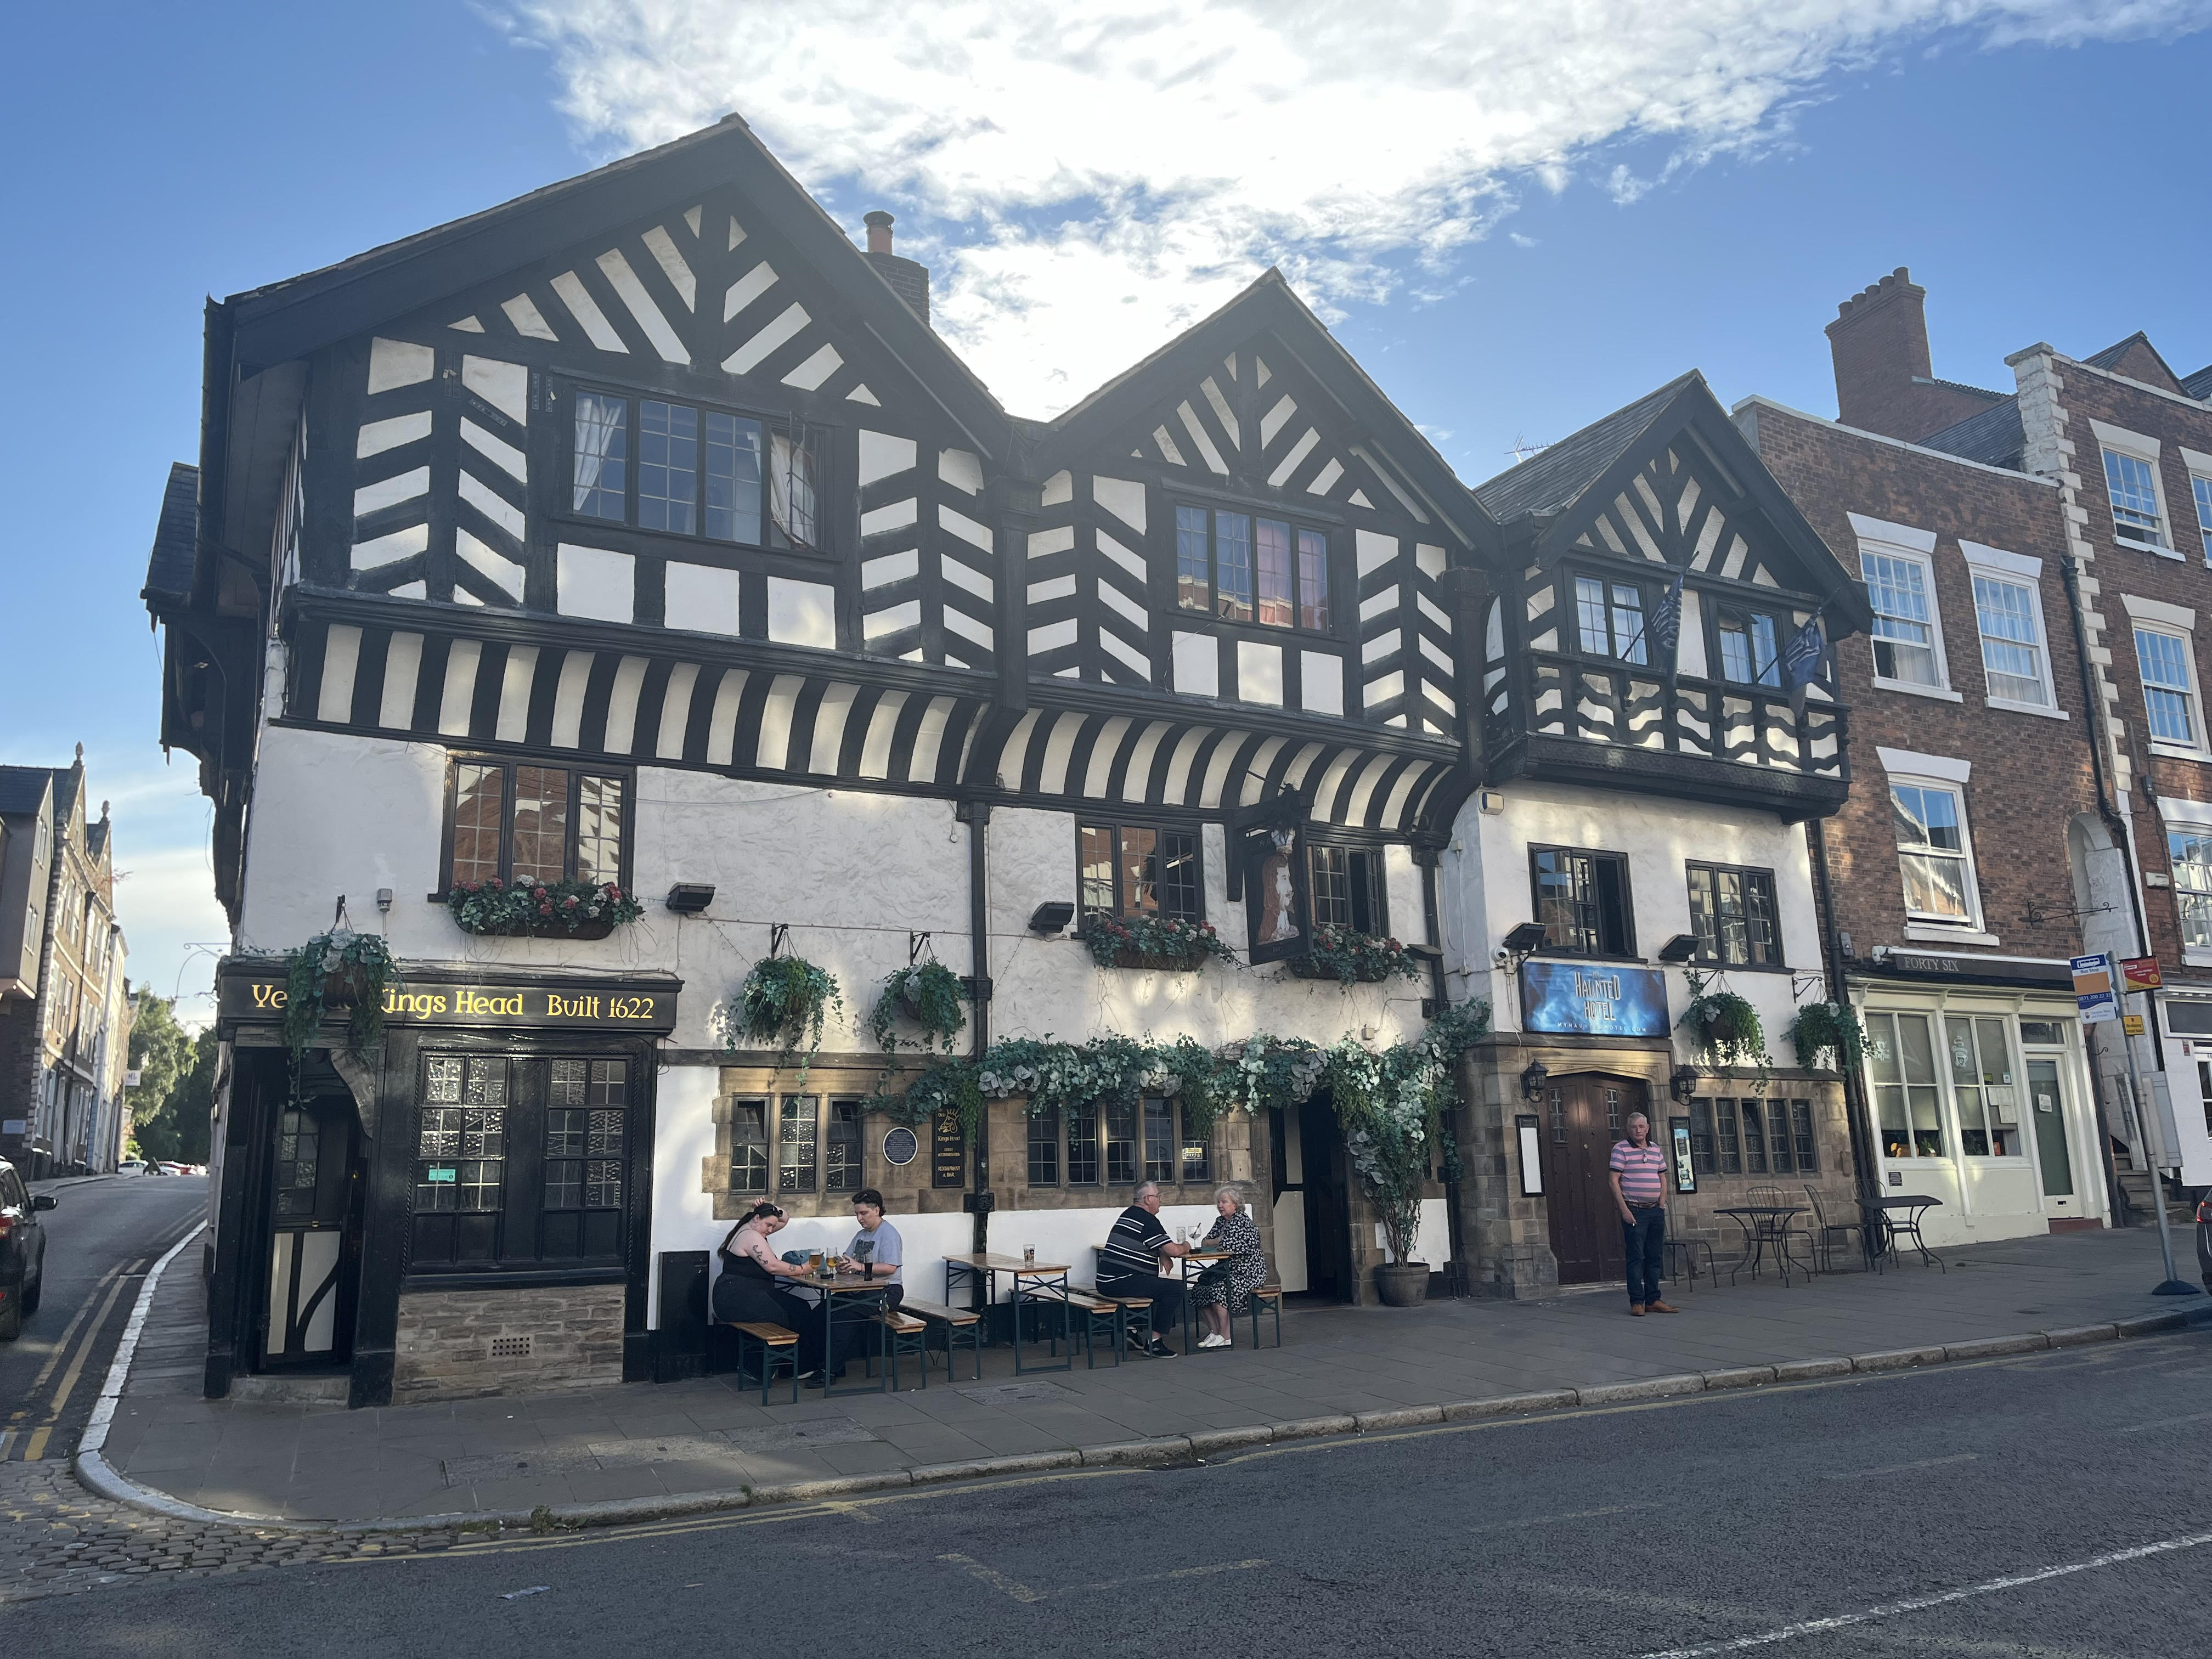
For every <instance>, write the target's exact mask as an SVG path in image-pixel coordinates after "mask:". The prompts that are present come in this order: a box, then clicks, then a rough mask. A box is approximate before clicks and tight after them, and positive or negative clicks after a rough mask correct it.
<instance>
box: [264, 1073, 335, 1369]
mask: <svg viewBox="0 0 2212 1659" xmlns="http://www.w3.org/2000/svg"><path fill="white" fill-rule="evenodd" d="M353 1122H354V1114H353V1107H352V1104H351V1103H349V1102H347V1101H342V1100H333V1099H329V1098H324V1099H317V1100H310V1101H307V1102H304V1103H301V1104H298V1105H291V1104H286V1105H284V1106H282V1107H280V1109H278V1112H277V1119H276V1147H275V1153H276V1155H275V1157H274V1158H272V1159H271V1161H270V1241H269V1242H270V1249H269V1282H268V1291H267V1295H268V1301H267V1303H266V1304H264V1312H263V1319H262V1329H263V1334H262V1351H261V1356H260V1360H261V1365H262V1367H263V1368H264V1369H273V1368H276V1367H280V1366H287V1365H334V1364H343V1363H344V1362H345V1361H346V1360H347V1359H349V1358H350V1357H351V1355H352V1351H353V1310H352V1307H351V1305H350V1304H351V1300H352V1298H351V1297H350V1296H349V1295H348V1293H347V1292H348V1290H349V1285H347V1283H346V1273H347V1269H348V1268H349V1267H357V1260H356V1258H357V1256H358V1253H359V1236H360V1229H359V1225H358V1219H357V1214H356V1212H357V1209H358V1206H357V1204H356V1197H357V1195H358V1191H359V1187H360V1182H359V1171H358V1170H357V1169H356V1162H357V1160H356V1155H355V1146H354V1133H353Z"/></svg>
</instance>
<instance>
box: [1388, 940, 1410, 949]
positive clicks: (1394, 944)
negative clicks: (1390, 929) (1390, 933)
mask: <svg viewBox="0 0 2212 1659" xmlns="http://www.w3.org/2000/svg"><path fill="white" fill-rule="evenodd" d="M1389 945H1390V948H1391V949H1392V950H1393V951H1402V950H1404V949H1405V948H1406V947H1405V946H1404V945H1401V944H1399V943H1398V941H1397V940H1396V939H1392V940H1390V941H1389Z"/></svg>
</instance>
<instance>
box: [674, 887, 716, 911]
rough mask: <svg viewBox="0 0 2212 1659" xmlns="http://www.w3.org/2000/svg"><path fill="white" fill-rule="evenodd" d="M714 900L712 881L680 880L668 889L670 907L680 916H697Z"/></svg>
mask: <svg viewBox="0 0 2212 1659" xmlns="http://www.w3.org/2000/svg"><path fill="white" fill-rule="evenodd" d="M713 902H714V883H712V882H711V881H679V882H678V883H677V884H676V885H675V886H673V887H671V888H670V889H669V890H668V908H670V909H671V910H673V911H675V912H676V914H677V915H679V916H696V915H700V914H702V912H703V911H705V909H706V908H707V907H708V905H710V904H712V903H713Z"/></svg>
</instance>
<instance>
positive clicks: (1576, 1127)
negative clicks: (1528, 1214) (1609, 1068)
mask: <svg viewBox="0 0 2212 1659" xmlns="http://www.w3.org/2000/svg"><path fill="white" fill-rule="evenodd" d="M1645 1094H1646V1091H1645V1089H1644V1085H1643V1083H1641V1082H1640V1081H1638V1079H1634V1078H1626V1077H1614V1076H1612V1075H1609V1074H1607V1073H1597V1072H1592V1073H1580V1074H1577V1075H1572V1076H1567V1077H1553V1078H1552V1079H1550V1080H1549V1081H1548V1082H1547V1085H1546V1086H1545V1090H1544V1097H1543V1100H1542V1102H1541V1109H1540V1112H1541V1121H1539V1123H1538V1125H1537V1133H1538V1135H1539V1137H1540V1139H1541V1145H1542V1146H1543V1167H1544V1194H1545V1198H1546V1200H1547V1210H1548V1212H1549V1216H1550V1221H1551V1233H1552V1237H1551V1243H1552V1253H1553V1255H1556V1256H1557V1257H1558V1258H1559V1283H1560V1284H1562V1285H1602V1284H1606V1283H1608V1282H1610V1281H1611V1280H1613V1279H1624V1278H1625V1277H1626V1273H1627V1271H1628V1269H1627V1264H1626V1258H1625V1257H1624V1256H1623V1255H1622V1253H1621V1242H1620V1212H1619V1210H1618V1209H1617V1208H1616V1207H1615V1206H1614V1204H1613V1189H1612V1185H1611V1176H1612V1158H1613V1143H1614V1142H1615V1141H1619V1140H1625V1139H1627V1138H1628V1131H1627V1127H1626V1124H1627V1121H1628V1115H1629V1114H1630V1113H1631V1112H1645V1113H1649V1112H1650V1105H1649V1104H1648V1103H1647V1102H1646V1098H1645Z"/></svg>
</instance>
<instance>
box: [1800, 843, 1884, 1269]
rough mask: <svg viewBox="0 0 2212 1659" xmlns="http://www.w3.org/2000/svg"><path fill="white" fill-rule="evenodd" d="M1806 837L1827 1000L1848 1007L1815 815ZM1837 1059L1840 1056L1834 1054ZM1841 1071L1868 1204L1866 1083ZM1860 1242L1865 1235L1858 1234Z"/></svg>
mask: <svg viewBox="0 0 2212 1659" xmlns="http://www.w3.org/2000/svg"><path fill="white" fill-rule="evenodd" d="M1806 829H1807V832H1808V833H1807V840H1808V842H1810V844H1811V848H1812V853H1813V880H1814V891H1815V892H1816V893H1817V894H1818V896H1819V899H1820V914H1821V917H1822V919H1823V920H1824V921H1826V924H1827V925H1826V927H1822V928H1821V929H1820V957H1821V967H1822V968H1823V969H1825V970H1826V974H1827V976H1828V1000H1830V1001H1831V1002H1833V1003H1835V1004H1836V1005H1837V1006H1838V1007H1843V1008H1849V1007H1850V1006H1851V994H1850V986H1849V985H1848V984H1847V983H1846V982H1845V979H1844V974H1845V969H1846V966H1847V964H1846V963H1845V962H1844V945H1843V939H1842V938H1841V937H1840V936H1839V935H1838V933H1837V930H1836V894H1835V889H1834V888H1833V887H1832V885H1831V884H1829V880H1828V828H1827V825H1826V823H1824V822H1822V821H1821V820H1820V819H1819V818H1814V819H1813V820H1812V822H1811V823H1808V825H1807V826H1806ZM1836 1058H1837V1059H1838V1060H1842V1059H1843V1058H1844V1056H1843V1055H1841V1054H1838V1055H1837V1056H1836ZM1839 1069H1840V1070H1841V1071H1842V1072H1843V1074H1844V1121H1845V1122H1846V1123H1847V1124H1849V1125H1850V1132H1851V1162H1852V1163H1853V1164H1856V1165H1857V1169H1858V1178H1859V1179H1858V1188H1859V1199H1860V1201H1861V1202H1862V1203H1869V1202H1870V1201H1871V1200H1875V1199H1877V1198H1879V1197H1881V1183H1880V1182H1878V1181H1877V1180H1876V1179H1875V1170H1876V1169H1877V1168H1878V1164H1877V1162H1876V1159H1875V1146H1876V1143H1875V1134H1874V1118H1873V1115H1872V1114H1871V1113H1870V1112H1869V1110H1868V1108H1867V1097H1866V1082H1865V1079H1863V1077H1862V1076H1861V1074H1860V1068H1859V1067H1858V1066H1842V1067H1840V1068H1839ZM1861 1242H1862V1243H1864V1242H1866V1241H1865V1237H1864V1235H1863V1234H1862V1236H1861Z"/></svg>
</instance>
